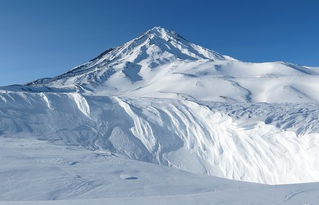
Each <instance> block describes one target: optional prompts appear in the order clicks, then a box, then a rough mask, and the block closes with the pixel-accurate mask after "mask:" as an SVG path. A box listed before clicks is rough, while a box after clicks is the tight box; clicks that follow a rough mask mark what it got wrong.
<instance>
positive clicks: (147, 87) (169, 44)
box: [0, 27, 319, 203]
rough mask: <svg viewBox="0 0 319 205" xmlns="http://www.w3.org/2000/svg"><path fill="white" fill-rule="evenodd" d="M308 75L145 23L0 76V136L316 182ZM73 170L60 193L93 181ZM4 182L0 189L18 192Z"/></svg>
mask: <svg viewBox="0 0 319 205" xmlns="http://www.w3.org/2000/svg"><path fill="white" fill-rule="evenodd" d="M318 74H319V70H318V69H317V68H310V67H305V66H298V65H293V64H289V63H284V62H270V63H247V62H242V61H239V60H236V59H234V58H231V57H228V56H224V55H221V54H218V53H216V52H214V51H211V50H208V49H205V48H203V47H201V46H198V45H195V44H193V43H191V42H189V41H187V40H186V39H184V38H183V37H181V36H180V35H178V34H176V33H175V32H171V31H168V30H166V29H163V28H160V27H155V28H153V29H151V30H149V31H147V32H146V33H145V34H143V35H142V36H140V37H139V38H136V39H133V40H132V41H130V42H128V43H126V44H124V45H122V46H119V47H117V48H113V49H109V50H107V51H106V52H104V53H102V54H101V55H100V56H98V57H97V58H95V59H92V60H91V61H89V62H88V63H85V64H83V65H81V66H79V67H76V68H74V69H72V70H70V71H69V72H67V73H64V74H62V75H60V76H57V77H54V78H45V79H39V80H37V81H34V82H32V83H29V84H27V85H15V86H6V87H1V88H0V139H3V138H7V139H12V140H13V139H16V138H23V139H25V140H30V142H33V140H36V139H37V140H45V141H49V142H51V143H53V144H56V145H57V144H58V145H63V146H81V147H82V148H86V149H88V150H92V151H95V152H96V151H100V152H107V153H112V154H114V155H117V156H120V158H121V159H122V158H126V159H130V160H139V161H144V162H151V163H155V164H159V165H165V166H169V167H174V168H179V169H182V170H185V171H188V172H192V173H195V174H208V175H213V176H219V177H224V178H228V179H236V180H243V181H250V182H260V183H266V184H287V183H303V182H316V181H318V180H319V161H318V159H317V157H316V156H318V154H319V147H318V146H319V128H318V126H319V123H318V118H319V107H318V100H319V94H318V93H319V92H317V91H318V90H317V89H319V87H318V82H319V81H318V77H319V75H318ZM4 143H10V142H4ZM4 146H6V145H5V144H4ZM42 154H43V153H42ZM13 158H14V157H13ZM54 158H58V157H54ZM131 162H132V166H138V165H136V164H135V163H134V161H130V162H129V163H131ZM112 163H113V162H112ZM136 163H137V162H136ZM124 164H125V163H124ZM133 164H134V165H133ZM137 164H138V163H137ZM121 166H122V165H121ZM150 166H151V165H150ZM154 166H155V165H154ZM19 169H20V167H15V166H12V167H9V168H8V169H7V170H8V171H9V172H16V171H17V170H19ZM59 169H60V168H59ZM59 169H58V170H59ZM25 170H28V168H25ZM31 172H32V170H31ZM17 173H20V172H19V171H17ZM54 174H57V175H55V176H56V177H58V175H59V174H61V172H59V171H57V172H56V173H54ZM66 175H67V174H66ZM173 175H174V174H173ZM32 176H34V175H33V174H32ZM63 176H65V175H64V174H63ZM0 177H1V175H0ZM6 177H8V175H6V174H4V175H2V177H1V179H2V178H3V179H5V178H6ZM45 177H50V176H47V175H44V178H45ZM1 179H0V180H1ZM54 179H55V178H54ZM75 181H76V182H77V183H75V184H72V183H71V185H70V193H69V192H66V193H65V194H70V195H68V196H70V197H69V198H72V197H71V196H74V197H75V196H76V197H80V196H81V194H82V193H86V192H89V191H90V187H92V186H91V185H90V183H91V182H87V181H86V182H83V184H81V183H78V180H75ZM59 182H61V183H63V180H62V181H59ZM37 183H40V184H41V183H42V182H37ZM232 183H233V182H232ZM234 183H235V182H234ZM44 184H45V183H44ZM87 184H89V185H87ZM47 185H48V184H46V185H43V186H47ZM93 185H96V184H95V183H93ZM17 186H18V185H17ZM50 186H51V185H50ZM172 186H174V185H173V184H172ZM251 186H252V185H251ZM315 186H316V185H315ZM121 187H122V186H121ZM301 187H307V185H302V186H301ZM94 189H95V187H94ZM97 189H98V188H97ZM151 189H153V188H150V190H151ZM176 189H177V188H176ZM184 189H185V188H183V190H184ZM194 189H195V188H194ZM293 189H294V188H293ZM297 189H299V188H297ZM53 190H60V189H58V188H57V186H56V184H53V185H52V193H53V192H54V191H53ZM102 190H103V192H107V191H106V190H105V189H102ZM154 190H155V191H154V193H155V192H157V191H159V190H158V189H156V188H154ZM284 190H289V188H287V189H286V188H284ZM6 191H7V192H8V193H9V195H7V194H6V195H3V196H2V199H7V198H5V197H6V196H11V197H12V198H19V197H18V195H15V194H16V193H17V192H14V191H13V188H12V187H11V189H7V190H6ZM12 191H13V192H12ZM10 192H12V193H13V194H12V195H10ZM73 192H74V193H75V194H74V195H72V194H73ZM115 192H116V191H115ZM115 192H114V193H115ZM195 192H196V191H194V190H192V189H191V191H190V192H187V193H186V194H190V193H195ZM284 192H285V193H286V191H284ZM54 193H55V192H54ZM59 193H61V192H59ZM94 193H95V192H94ZM108 193H109V192H108ZM112 193H113V192H112ZM173 193H175V194H176V193H177V192H173ZM196 193H197V192H196ZM260 193H268V191H266V192H262V191H261V192H260ZM269 193H272V191H269ZM166 194H167V192H165V193H162V194H161V195H166ZM210 194H211V193H209V196H211V195H210ZM62 195H63V194H61V196H62ZM22 196H24V195H21V198H20V199H25V198H23V197H22ZM50 196H51V195H50ZM85 196H86V198H90V197H93V196H94V194H93V195H91V193H88V194H87V195H85ZM110 196H111V195H110ZM110 196H109V197H110ZM201 196H202V195H201ZM25 197H26V196H25ZM203 197H204V198H205V196H203ZM280 197H281V196H280ZM280 197H279V198H278V200H279V199H281V198H280ZM60 198H61V199H62V198H68V197H60ZM288 198H289V197H288ZM34 199H48V197H47V198H46V197H45V196H44V195H41V197H40V196H38V198H37V197H34ZM50 199H53V198H50ZM0 200H1V198H0ZM165 200H166V199H165ZM183 200H184V199H182V201H183ZM276 200H277V199H276ZM234 201H236V200H234ZM288 203H289V202H288Z"/></svg>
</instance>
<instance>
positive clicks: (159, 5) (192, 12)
mask: <svg viewBox="0 0 319 205" xmlns="http://www.w3.org/2000/svg"><path fill="white" fill-rule="evenodd" d="M153 26H163V27H166V28H168V29H171V30H175V31H177V32H178V33H180V34H181V35H182V36H184V37H185V38H187V39H188V40H190V41H192V42H194V43H197V44H200V45H202V46H204V47H207V48H210V49H212V50H215V51H217V52H220V53H222V54H227V55H230V56H233V57H235V58H238V59H241V60H245V61H252V62H262V61H278V60H282V61H289V62H293V63H297V64H303V65H310V66H319V1H318V0H298V1H295V0H264V1H261V0H250V1H248V0H232V1H231V0H217V1H214V0H194V1H190V0H158V1H155V0H110V1H108V0H104V1H103V0H85V1H84V0H0V72H1V75H0V85H6V84H13V83H24V82H28V81H32V80H34V79H37V78H40V77H49V76H54V75H57V74H60V73H63V72H65V71H66V70H69V69H70V68H72V67H74V66H76V65H79V64H81V63H84V62H86V61H88V60H89V59H91V58H93V57H95V56H97V55H98V54H99V53H101V52H102V51H104V50H106V49H107V48H110V47H114V46H117V45H120V44H122V43H124V42H126V41H128V40H131V39H132V38H134V37H137V36H138V35H140V34H142V33H143V32H144V31H146V30H147V29H149V28H151V27H153Z"/></svg>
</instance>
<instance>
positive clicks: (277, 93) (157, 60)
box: [28, 27, 319, 103]
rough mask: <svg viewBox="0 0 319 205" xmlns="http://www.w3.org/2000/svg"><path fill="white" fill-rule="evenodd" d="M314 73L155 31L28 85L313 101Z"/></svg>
mask: <svg viewBox="0 0 319 205" xmlns="http://www.w3.org/2000/svg"><path fill="white" fill-rule="evenodd" d="M318 74H319V70H318V68H310V67H305V66H299V65H294V64H289V63H284V62H269V63H246V62H241V61H238V60H236V59H233V58H231V57H228V56H224V55H221V54H218V53H216V52H214V51H211V50H209V49H206V48H203V47H201V46H198V45H196V44H193V43H191V42H189V41H187V40H186V39H184V38H183V37H182V36H180V35H179V34H177V33H176V32H172V31H169V30H166V29H164V28H161V27H155V28H153V29H151V30H149V31H147V32H146V33H144V34H143V35H141V36H140V37H138V38H136V39H133V40H132V41H129V42H127V43H125V44H124V45H122V46H119V47H117V48H113V49H109V50H107V51H105V52H104V53H102V54H101V55H100V56H98V57H97V58H95V59H93V60H91V61H89V62H88V63H85V64H83V65H81V66H78V67H76V68H74V69H72V70H70V71H69V72H67V73H65V74H62V75H60V76H57V77H54V78H46V79H40V80H37V81H34V82H32V83H30V84H28V85H29V86H30V87H31V88H30V89H32V90H34V89H39V87H42V86H46V87H51V88H52V87H54V88H55V89H68V90H71V89H75V90H79V91H80V92H82V93H87V94H91V95H116V96H130V97H161V98H177V99H183V98H190V99H192V98H193V99H199V100H210V101H222V102H233V101H236V102H269V103H283V102H290V103H291V102H296V103H300V102H313V103H317V102H318V101H319V90H318V88H319V75H318Z"/></svg>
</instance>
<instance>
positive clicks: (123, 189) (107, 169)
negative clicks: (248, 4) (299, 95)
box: [0, 138, 319, 205]
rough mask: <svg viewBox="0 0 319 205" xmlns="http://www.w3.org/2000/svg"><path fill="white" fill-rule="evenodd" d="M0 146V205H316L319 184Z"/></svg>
mask: <svg viewBox="0 0 319 205" xmlns="http://www.w3.org/2000/svg"><path fill="white" fill-rule="evenodd" d="M0 146H1V147H0V148H1V149H0V153H1V155H0V162H1V167H0V177H1V188H0V189H1V192H0V198H1V199H2V200H9V201H5V202H4V201H3V202H0V204H1V205H2V204H8V205H22V204H26V205H31V204H32V205H37V204H44V205H47V204H48V205H49V204H53V205H69V204H92V205H93V204H94V205H95V204H228V205H229V204H234V205H235V204H237V205H238V204H261V205H262V204H265V205H266V204H267V205H268V204H296V205H297V204H298V205H306V204H307V205H308V204H318V202H319V201H318V196H319V183H309V184H295V185H271V186H270V185H262V184H254V183H245V182H239V181H233V180H227V179H222V178H217V177H212V176H204V175H201V176H200V175H194V174H191V173H189V172H184V171H181V170H178V169H174V168H169V167H165V166H159V165H154V164H151V163H145V162H140V161H135V160H130V159H126V158H124V157H123V156H118V155H115V154H112V153H110V152H101V151H89V150H87V149H84V148H80V147H78V146H61V145H53V144H51V143H48V142H46V141H39V140H32V139H18V138H1V139H0ZM12 199H14V200H15V201H10V200H12Z"/></svg>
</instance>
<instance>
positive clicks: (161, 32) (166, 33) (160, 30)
mask: <svg viewBox="0 0 319 205" xmlns="http://www.w3.org/2000/svg"><path fill="white" fill-rule="evenodd" d="M145 34H146V35H148V36H149V37H153V36H156V37H160V38H164V39H166V40H168V39H172V38H173V39H175V40H181V39H183V40H185V41H187V40H186V39H185V38H184V37H182V36H181V35H180V34H178V33H177V32H176V31H172V30H169V29H167V28H164V27H161V26H155V27H153V28H151V29H149V30H147V31H146V32H145Z"/></svg>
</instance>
